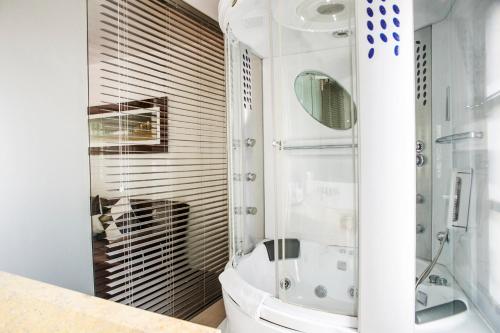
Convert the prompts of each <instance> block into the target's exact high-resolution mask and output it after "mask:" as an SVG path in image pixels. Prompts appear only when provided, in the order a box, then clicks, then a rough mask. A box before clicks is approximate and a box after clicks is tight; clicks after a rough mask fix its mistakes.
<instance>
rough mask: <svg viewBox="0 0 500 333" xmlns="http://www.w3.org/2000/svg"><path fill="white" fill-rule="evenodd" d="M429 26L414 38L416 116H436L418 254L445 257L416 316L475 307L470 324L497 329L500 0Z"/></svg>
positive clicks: (458, 10)
mask: <svg viewBox="0 0 500 333" xmlns="http://www.w3.org/2000/svg"><path fill="white" fill-rule="evenodd" d="M426 29H427V30H428V32H427V33H428V35H429V37H428V38H424V39H422V38H420V37H421V35H422V32H423V31H422V30H423V29H422V30H421V31H417V32H416V38H415V40H416V45H415V59H416V68H415V70H416V92H415V96H416V105H417V110H416V113H417V119H418V117H421V116H422V115H424V114H427V116H428V117H430V119H431V121H429V123H428V124H427V125H426V126H427V127H428V128H424V129H419V128H418V127H419V126H418V121H417V133H418V132H421V133H429V134H430V135H431V137H429V138H427V139H425V138H424V137H421V138H420V139H421V140H422V143H423V144H424V146H423V147H424V148H423V151H422V152H421V153H422V154H423V155H424V156H425V157H427V160H428V162H429V164H428V165H429V166H431V169H432V178H431V179H432V186H431V190H432V192H431V193H430V194H431V195H432V196H431V197H425V196H424V197H423V199H424V200H423V201H421V202H419V200H418V197H417V209H418V207H419V206H422V205H423V204H425V203H426V200H427V203H428V204H429V205H430V204H432V205H431V207H432V210H431V211H432V223H431V224H429V225H428V226H426V228H427V230H429V231H430V233H429V234H428V236H425V238H421V236H422V235H424V233H421V234H420V235H417V250H418V249H419V248H420V249H424V248H428V249H429V253H428V254H426V255H425V256H424V255H421V256H420V258H419V259H417V274H420V273H422V272H423V271H424V272H425V269H426V268H429V270H430V267H431V266H429V261H430V260H431V259H435V260H436V262H437V264H436V265H435V266H434V267H433V269H432V270H430V271H429V274H428V276H427V277H426V278H422V279H421V280H422V281H421V284H420V285H419V286H418V288H417V290H416V292H417V299H416V322H417V324H423V323H426V322H429V321H432V320H437V319H442V318H443V317H448V316H451V315H455V314H459V313H465V312H468V313H471V315H469V319H468V320H467V322H466V324H464V325H463V326H461V329H463V330H467V331H469V330H470V331H475V332H488V331H489V328H488V327H487V325H486V324H484V323H483V320H482V319H481V318H484V319H486V321H488V324H489V325H490V326H491V328H493V330H494V331H495V332H498V331H500V319H499V316H498V311H497V309H498V308H499V307H500V265H499V263H500V256H499V253H500V251H499V250H500V248H499V246H498V244H500V208H499V207H500V204H499V202H500V192H499V190H498V189H499V188H500V187H499V177H498V174H499V172H498V170H499V165H498V157H497V156H499V145H498V134H497V133H498V132H499V128H500V117H499V115H500V113H499V112H500V97H499V96H500V60H499V59H500V57H499V55H500V48H499V47H498V42H497V41H498V37H499V31H500V1H498V0H479V1H467V0H457V1H454V2H453V4H452V7H451V10H450V12H449V14H448V15H447V16H446V17H445V19H444V20H441V21H439V22H437V23H434V24H432V26H431V27H430V28H426ZM425 52H426V53H427V59H425V56H424V55H425V54H426V53H425ZM419 56H420V58H419ZM425 60H428V61H427V62H426V61H425ZM419 66H420V67H419ZM425 71H427V72H425ZM419 75H420V76H419ZM425 75H427V81H425ZM419 78H420V79H421V80H422V81H421V82H419V81H418V80H419ZM425 83H428V85H425ZM425 87H427V89H425ZM424 93H427V96H426V95H424ZM425 102H427V103H431V105H432V108H429V107H427V108H425V107H424V106H425ZM429 130H430V131H429ZM429 141H430V142H429ZM425 146H426V147H425ZM417 149H418V146H417ZM418 153H419V152H418V151H417V156H418ZM431 153H432V154H431ZM422 167H425V164H424V165H423V166H418V164H417V170H418V169H419V168H422ZM418 173H419V171H417V174H418ZM417 223H418V221H417ZM418 231H419V229H418V226H417V233H418ZM445 233H447V234H448V240H447V241H446V242H444V244H443V242H442V240H443V239H446V238H443V235H444V234H445ZM440 236H441V237H440ZM425 243H427V244H425ZM441 247H442V251H441V250H440V249H441ZM439 255H440V256H439ZM422 277H425V274H424V275H423V276H422ZM476 312H480V313H481V315H482V316H477V315H474V314H475V313H476Z"/></svg>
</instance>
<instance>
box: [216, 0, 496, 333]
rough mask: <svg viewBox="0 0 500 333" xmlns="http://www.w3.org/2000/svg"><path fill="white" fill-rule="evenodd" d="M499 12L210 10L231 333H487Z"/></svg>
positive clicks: (324, 2) (459, 1)
mask: <svg viewBox="0 0 500 333" xmlns="http://www.w3.org/2000/svg"><path fill="white" fill-rule="evenodd" d="M499 5H500V1H494V0H481V1H477V2H474V3H473V2H470V1H466V0H456V1H446V0H443V1H434V0H432V1H430V0H429V1H427V0H415V1H397V0H392V1H389V0H387V1H386V0H367V1H353V0H338V1H330V0H272V1H265V0H252V1H250V0H238V1H221V3H220V8H219V13H220V19H219V22H220V24H221V27H222V29H223V31H224V33H225V36H226V69H227V70H226V73H227V86H228V94H227V95H228V103H229V104H228V126H229V128H228V130H229V131H228V132H229V138H228V142H230V147H231V148H232V149H231V152H230V154H229V158H230V167H229V169H230V173H229V177H230V179H231V182H230V198H231V199H230V209H231V228H230V229H231V237H230V238H231V251H230V255H231V258H232V259H231V260H230V262H229V263H228V265H227V266H226V269H225V272H224V273H223V274H222V275H221V276H220V281H221V283H222V287H223V291H224V292H223V293H224V302H225V306H226V312H227V318H228V320H227V327H226V329H227V331H228V332H233V333H246V332H256V331H258V332H292V331H302V332H354V331H358V330H359V331H363V332H412V331H415V332H440V333H441V332H470V331H477V332H489V331H491V329H492V327H494V328H495V329H497V330H500V325H499V324H500V323H499V321H498V319H497V316H498V315H495V313H498V304H500V296H499V295H498V292H497V289H498V286H500V283H499V282H498V281H499V280H498V276H497V275H498V274H497V272H496V271H497V269H496V267H495V264H494V263H495V258H496V254H495V253H496V252H498V251H495V250H496V247H495V246H496V245H495V244H496V243H498V241H499V240H500V234H498V231H497V228H496V224H497V223H498V222H497V220H498V217H497V215H498V213H497V210H498V207H497V206H499V205H498V204H497V202H496V201H495V200H496V199H495V198H496V197H495V195H496V185H495V184H496V183H495V181H496V178H495V173H494V172H493V170H494V166H495V162H496V160H495V156H496V154H495V152H496V150H495V149H496V148H495V145H494V143H493V142H494V141H492V140H493V139H494V135H495V134H494V133H495V128H499V129H500V127H498V124H496V118H497V117H496V116H495V112H494V111H495V108H498V98H497V97H498V93H497V92H498V91H499V90H500V86H499V84H498V82H499V78H500V72H498V70H497V69H498V68H500V66H499V65H498V64H497V63H496V62H497V61H498V60H496V59H500V54H499V50H500V49H499V48H498V47H497V46H496V44H495V43H494V42H493V40H494V38H498V34H499V32H500V31H499V27H500V25H499V23H497V22H500V9H498V8H499ZM415 153H416V156H415V155H414V154H415ZM415 158H416V167H415ZM492 166H493V167H492ZM415 180H416V181H415ZM495 214H496V215H495ZM499 276H500V275H499ZM416 282H417V283H416Z"/></svg>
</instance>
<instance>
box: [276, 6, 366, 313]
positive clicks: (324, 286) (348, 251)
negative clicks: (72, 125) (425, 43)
mask: <svg viewBox="0 0 500 333" xmlns="http://www.w3.org/2000/svg"><path fill="white" fill-rule="evenodd" d="M271 12H272V13H271V15H272V19H271V21H272V33H271V34H272V54H273V55H272V56H273V58H272V64H273V73H272V75H273V91H274V94H273V114H274V138H275V140H276V141H275V156H274V159H275V183H276V184H275V193H276V206H275V216H276V218H275V221H273V223H274V228H273V229H271V230H272V234H273V235H274V238H275V241H274V244H273V248H274V249H273V252H274V253H276V252H277V253H278V256H276V257H277V258H278V261H277V262H276V270H277V281H276V288H277V290H278V292H277V294H278V295H279V297H280V299H282V300H284V301H286V302H289V303H293V304H298V305H302V306H305V307H308V308H313V309H318V310H322V311H326V312H331V313H336V314H342V315H348V316H355V315H356V314H357V199H356V197H357V194H356V192H357V176H356V131H357V124H356V118H357V115H356V112H357V108H356V82H355V79H354V78H355V73H354V62H353V52H354V30H353V26H354V1H341V2H335V3H333V2H332V3H330V2H328V1H319V0H318V1H296V0H293V1H290V0H286V1H282V0H276V1H272V2H271ZM267 222H268V223H269V221H267ZM268 230H269V229H268ZM276 240H277V241H276Z"/></svg>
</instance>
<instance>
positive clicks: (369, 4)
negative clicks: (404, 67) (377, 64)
mask: <svg viewBox="0 0 500 333" xmlns="http://www.w3.org/2000/svg"><path fill="white" fill-rule="evenodd" d="M328 2H329V1H328ZM397 4H399V0H394V1H387V0H378V3H377V1H373V0H366V2H365V8H366V14H367V15H368V16H367V17H366V27H367V28H368V30H367V34H366V40H367V44H366V45H367V46H368V49H369V51H368V58H370V59H372V58H373V57H375V51H376V49H375V48H376V47H377V46H375V45H378V48H382V49H385V50H387V52H388V53H392V52H394V54H395V55H396V56H399V52H400V50H399V42H400V41H401V40H400V39H401V36H400V34H399V28H400V26H401V21H400V18H399V12H400V9H399V7H398V5H397ZM377 15H380V16H377ZM388 15H390V16H388ZM389 25H390V26H389ZM388 29H390V30H389V31H387V30H388ZM379 37H380V40H381V41H382V43H380V44H377V43H376V40H377V39H378V38H379ZM389 39H390V41H389ZM384 43H385V44H384ZM384 45H385V46H384ZM382 51H383V50H382ZM377 52H378V51H377Z"/></svg>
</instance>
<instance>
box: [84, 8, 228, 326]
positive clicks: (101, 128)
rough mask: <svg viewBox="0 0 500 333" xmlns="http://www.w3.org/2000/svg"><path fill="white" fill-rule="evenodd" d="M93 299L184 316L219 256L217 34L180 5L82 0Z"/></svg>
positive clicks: (221, 126) (223, 180)
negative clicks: (86, 16)
mask: <svg viewBox="0 0 500 333" xmlns="http://www.w3.org/2000/svg"><path fill="white" fill-rule="evenodd" d="M89 63H90V64H89V86H90V105H91V107H90V108H89V129H90V145H91V147H90V156H91V172H92V177H91V178H92V184H91V185H92V191H91V192H92V233H93V244H94V250H93V251H94V271H95V285H96V294H97V295H98V296H100V297H103V298H106V299H109V300H113V301H116V302H120V303H123V304H127V305H131V306H134V307H138V308H141V309H145V310H149V311H154V312H158V313H162V314H168V315H172V316H176V317H179V318H190V317H191V316H193V315H195V314H196V313H197V312H199V311H200V310H202V309H204V308H205V307H206V306H208V305H210V304H211V303H212V302H214V301H215V300H217V299H218V298H220V297H221V288H220V284H219V282H218V279H217V278H218V275H219V274H220V273H221V272H222V270H223V268H224V265H225V263H226V262H227V261H228V207H227V206H228V203H227V193H228V191H227V155H226V107H225V106H226V97H225V73H224V40H223V35H222V33H221V31H220V30H219V28H218V27H217V25H216V24H215V23H214V22H212V21H210V20H209V19H207V18H206V17H204V16H203V15H202V14H201V13H198V12H196V11H195V10H194V9H193V8H191V7H189V6H187V5H185V4H183V3H182V2H180V1H157V0H127V1H122V0H89Z"/></svg>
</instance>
